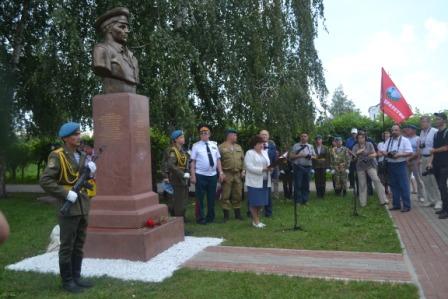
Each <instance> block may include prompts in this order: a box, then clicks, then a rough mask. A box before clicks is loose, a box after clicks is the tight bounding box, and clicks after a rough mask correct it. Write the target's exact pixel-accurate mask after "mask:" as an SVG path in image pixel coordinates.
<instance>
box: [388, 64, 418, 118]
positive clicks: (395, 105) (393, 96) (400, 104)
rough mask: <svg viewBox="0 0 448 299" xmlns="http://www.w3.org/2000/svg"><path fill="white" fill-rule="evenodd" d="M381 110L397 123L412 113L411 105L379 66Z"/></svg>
mask: <svg viewBox="0 0 448 299" xmlns="http://www.w3.org/2000/svg"><path fill="white" fill-rule="evenodd" d="M380 103H381V110H383V112H384V113H385V114H387V115H388V116H389V117H390V118H392V119H393V120H394V121H395V122H396V123H397V124H399V123H402V122H403V121H405V120H406V119H408V118H409V117H410V116H411V115H412V114H413V113H412V110H411V107H409V105H408V103H407V102H406V100H405V99H404V97H403V95H402V94H401V92H400V91H399V90H398V88H397V86H396V85H395V83H394V82H393V81H392V79H390V77H389V76H388V75H387V74H386V71H385V70H384V69H383V68H381V102H380Z"/></svg>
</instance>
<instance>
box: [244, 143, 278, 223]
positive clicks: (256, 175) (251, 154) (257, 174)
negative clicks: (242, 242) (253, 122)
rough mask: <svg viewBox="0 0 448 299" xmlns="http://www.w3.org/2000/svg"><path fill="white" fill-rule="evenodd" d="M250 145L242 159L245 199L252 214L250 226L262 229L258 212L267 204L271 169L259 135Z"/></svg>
mask: <svg viewBox="0 0 448 299" xmlns="http://www.w3.org/2000/svg"><path fill="white" fill-rule="evenodd" d="M250 145H251V147H252V149H250V150H248V151H247V152H246V156H245V157H244V166H245V169H246V186H247V197H248V200H249V208H250V212H251V214H252V225H253V226H254V227H256V228H263V227H265V226H266V225H265V224H264V223H261V222H260V211H261V209H262V208H263V207H264V206H265V205H267V204H268V198H269V189H268V188H270V187H271V175H270V172H271V171H272V169H271V168H270V167H269V166H270V164H271V163H270V161H269V156H268V153H267V151H266V150H265V149H264V141H263V138H261V136H259V135H256V136H254V137H253V138H252V140H251V143H250Z"/></svg>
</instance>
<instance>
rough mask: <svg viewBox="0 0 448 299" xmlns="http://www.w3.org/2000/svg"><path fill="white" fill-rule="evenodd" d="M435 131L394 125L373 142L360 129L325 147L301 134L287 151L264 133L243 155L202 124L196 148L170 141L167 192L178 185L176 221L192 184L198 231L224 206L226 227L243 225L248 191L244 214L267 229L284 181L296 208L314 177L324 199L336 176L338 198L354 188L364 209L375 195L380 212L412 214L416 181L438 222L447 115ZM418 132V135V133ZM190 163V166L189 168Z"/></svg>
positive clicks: (443, 199) (445, 205)
mask: <svg viewBox="0 0 448 299" xmlns="http://www.w3.org/2000/svg"><path fill="white" fill-rule="evenodd" d="M434 117H435V119H434V121H435V126H436V128H433V127H432V126H431V117H430V116H423V117H421V119H420V128H417V127H416V126H414V125H404V126H402V127H400V126H399V125H394V126H392V127H391V128H390V130H386V131H385V132H383V134H382V140H381V142H379V143H376V142H375V141H374V140H373V139H372V138H371V137H370V136H368V135H367V132H366V131H365V130H363V129H357V128H353V129H352V130H351V136H350V137H349V138H348V139H347V140H345V142H343V139H342V137H341V136H333V137H332V138H331V140H330V143H331V145H329V146H326V145H324V140H323V138H322V136H320V135H317V136H316V137H315V138H314V143H313V144H311V143H310V142H309V135H308V133H306V132H302V133H301V134H300V135H299V136H298V139H299V141H298V142H297V143H295V144H294V145H292V146H290V147H287V148H286V149H285V150H284V151H281V150H280V149H278V148H277V146H276V144H275V143H274V142H273V141H272V140H270V136H269V132H268V131H267V130H261V131H260V132H259V134H257V135H255V136H254V137H253V138H252V139H251V140H250V142H249V149H248V150H247V151H246V152H244V151H243V148H242V147H241V146H240V145H239V144H238V132H237V131H236V130H235V129H231V128H230V129H227V130H226V131H225V140H224V142H223V143H222V144H220V145H218V144H217V143H216V142H215V141H212V140H211V139H210V138H211V136H212V135H211V129H210V127H209V126H208V125H200V126H199V127H198V132H199V135H200V141H198V142H197V143H195V144H194V145H193V147H192V149H191V151H188V149H186V148H184V143H185V137H184V135H183V132H182V131H180V130H176V131H174V132H172V134H171V140H172V144H171V145H170V147H169V149H168V150H167V151H166V155H165V159H164V163H163V165H164V167H163V171H162V172H163V174H164V183H165V186H171V185H172V186H173V188H172V190H171V192H170V193H172V196H170V200H169V206H170V211H171V214H172V215H173V216H182V217H185V216H186V207H187V202H188V194H189V193H188V191H189V186H190V183H191V184H194V185H195V197H196V205H195V206H196V210H195V217H196V222H197V223H198V224H202V225H205V224H207V223H212V222H214V221H215V202H216V201H217V200H219V202H220V203H221V208H222V211H223V219H224V222H227V221H228V220H229V219H230V215H231V210H233V212H234V216H235V219H238V220H243V217H242V213H241V208H242V201H243V197H244V195H245V194H246V193H245V192H244V190H245V188H246V189H247V215H248V216H249V217H250V218H251V219H252V225H253V226H254V227H256V228H263V227H265V226H266V225H265V224H264V223H263V222H261V217H262V216H264V217H272V215H273V205H272V203H273V201H272V199H273V197H277V195H278V184H279V181H281V182H282V185H283V195H284V198H286V199H291V200H293V201H294V202H295V203H296V204H301V205H306V204H307V203H308V201H309V197H310V181H311V179H312V177H313V176H314V182H315V186H316V195H317V198H319V199H323V198H325V195H326V194H327V193H326V192H327V191H326V189H327V187H326V186H327V184H326V181H327V177H331V180H332V182H333V188H334V192H335V194H336V195H337V196H341V197H344V196H346V194H347V190H348V189H354V192H355V194H356V196H357V197H358V198H359V202H360V205H361V207H365V206H366V205H367V200H368V196H369V195H373V193H374V192H375V193H376V194H377V196H378V199H379V203H380V204H381V205H384V206H386V205H388V204H389V202H390V201H391V207H390V210H400V211H401V212H403V213H406V212H409V211H410V210H411V208H412V205H411V186H412V182H415V185H416V192H415V193H416V196H417V199H418V202H419V203H420V204H421V205H422V206H425V207H433V208H434V209H435V210H436V211H435V212H436V213H437V214H439V216H438V217H439V218H440V219H448V202H447V201H448V195H447V179H448V134H447V132H448V130H447V128H446V125H447V117H446V114H444V113H435V114H434ZM418 130H420V135H419V136H418V135H417V131H418ZM188 161H190V162H188Z"/></svg>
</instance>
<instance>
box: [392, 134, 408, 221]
mask: <svg viewBox="0 0 448 299" xmlns="http://www.w3.org/2000/svg"><path fill="white" fill-rule="evenodd" d="M412 154H413V151H412V145H411V142H410V141H409V139H407V138H406V137H404V136H401V129H400V126H399V125H393V126H392V136H391V137H390V138H389V141H388V142H387V144H386V155H387V156H386V161H387V172H388V174H389V181H390V187H391V189H392V208H390V210H392V211H393V210H400V209H401V212H404V213H405V212H409V211H410V210H411V191H410V188H409V179H408V169H407V159H408V157H410V156H412ZM400 199H401V200H402V201H403V206H401V202H400Z"/></svg>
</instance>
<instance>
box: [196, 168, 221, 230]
mask: <svg viewBox="0 0 448 299" xmlns="http://www.w3.org/2000/svg"><path fill="white" fill-rule="evenodd" d="M217 183H218V177H217V176H216V175H214V176H206V175H201V174H196V186H195V187H196V191H195V194H196V221H198V222H200V221H207V222H213V221H214V220H215V199H216V185H217ZM205 195H207V216H205V205H204V196H205Z"/></svg>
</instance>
